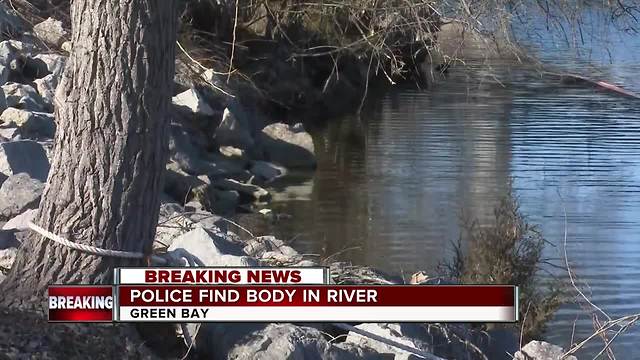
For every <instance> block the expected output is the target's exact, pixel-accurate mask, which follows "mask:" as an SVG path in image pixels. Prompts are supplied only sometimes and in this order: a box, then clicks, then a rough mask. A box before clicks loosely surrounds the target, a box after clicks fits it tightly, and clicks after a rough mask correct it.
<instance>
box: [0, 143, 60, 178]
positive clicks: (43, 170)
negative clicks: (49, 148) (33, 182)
mask: <svg viewBox="0 0 640 360" xmlns="http://www.w3.org/2000/svg"><path fill="white" fill-rule="evenodd" d="M0 172H1V173H4V174H5V175H7V176H11V175H14V174H17V173H27V174H29V176H31V177H32V178H34V179H37V180H40V181H42V182H45V181H47V175H48V173H49V160H48V159H47V154H46V153H45V151H44V148H43V147H42V145H40V144H38V143H37V142H35V141H31V140H21V141H12V142H6V143H0Z"/></svg>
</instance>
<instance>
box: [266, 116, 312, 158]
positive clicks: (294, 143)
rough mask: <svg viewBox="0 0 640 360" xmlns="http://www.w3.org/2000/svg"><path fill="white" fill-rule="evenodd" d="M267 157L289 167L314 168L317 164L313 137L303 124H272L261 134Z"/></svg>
mask: <svg viewBox="0 0 640 360" xmlns="http://www.w3.org/2000/svg"><path fill="white" fill-rule="evenodd" d="M260 142H261V144H262V147H263V151H264V153H265V157H266V158H267V159H269V160H270V161H272V162H274V163H277V164H280V165H282V166H284V167H287V168H313V167H315V166H316V158H315V150H314V146H313V138H311V135H309V133H307V132H305V131H304V129H303V128H302V124H297V125H295V126H289V125H287V124H283V123H276V124H271V125H269V126H267V127H265V128H264V129H262V132H261V134H260Z"/></svg>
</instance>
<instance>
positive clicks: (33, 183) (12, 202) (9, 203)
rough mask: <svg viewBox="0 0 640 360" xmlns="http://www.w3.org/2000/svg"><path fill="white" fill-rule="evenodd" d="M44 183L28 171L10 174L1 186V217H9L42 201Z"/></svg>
mask: <svg viewBox="0 0 640 360" xmlns="http://www.w3.org/2000/svg"><path fill="white" fill-rule="evenodd" d="M43 190H44V184H43V183H42V182H41V181H39V180H36V179H32V178H31V177H30V176H29V175H28V174H26V173H19V174H16V175H12V176H9V178H8V179H7V180H5V182H4V183H3V184H2V186H1V187H0V217H1V218H4V219H9V218H11V217H14V216H16V215H19V214H21V213H22V212H24V211H25V210H27V209H31V208H35V207H37V206H38V203H39V202H40V196H41V195H42V191H43Z"/></svg>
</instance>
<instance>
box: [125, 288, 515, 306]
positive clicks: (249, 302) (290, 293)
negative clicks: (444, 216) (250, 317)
mask: <svg viewBox="0 0 640 360" xmlns="http://www.w3.org/2000/svg"><path fill="white" fill-rule="evenodd" d="M118 298H119V304H120V306H177V307H181V306H199V307H207V306H336V307H339V306H509V307H513V306H514V304H515V288H514V287H513V286H488V285H487V286H442V285H437V286H435V285H434V286H424V285H416V286H413V285H393V286H330V285H327V286H306V285H305V286H302V285H299V286H161V285H159V286H156V285H147V286H125V285H121V286H119V287H118Z"/></svg>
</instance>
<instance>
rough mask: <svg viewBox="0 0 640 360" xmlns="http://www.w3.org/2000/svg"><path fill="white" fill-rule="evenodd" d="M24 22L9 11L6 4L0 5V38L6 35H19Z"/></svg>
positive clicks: (13, 12) (14, 12) (11, 10)
mask: <svg viewBox="0 0 640 360" xmlns="http://www.w3.org/2000/svg"><path fill="white" fill-rule="evenodd" d="M24 27H25V24H24V21H23V20H22V19H21V18H20V16H18V14H16V11H14V10H13V9H10V8H9V7H8V6H7V3H0V36H7V34H20V33H22V32H23V31H24Z"/></svg>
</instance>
